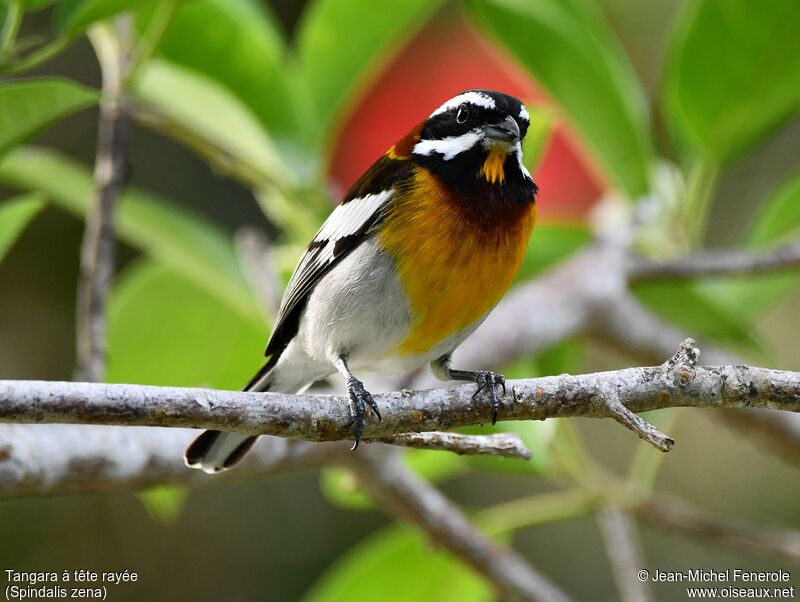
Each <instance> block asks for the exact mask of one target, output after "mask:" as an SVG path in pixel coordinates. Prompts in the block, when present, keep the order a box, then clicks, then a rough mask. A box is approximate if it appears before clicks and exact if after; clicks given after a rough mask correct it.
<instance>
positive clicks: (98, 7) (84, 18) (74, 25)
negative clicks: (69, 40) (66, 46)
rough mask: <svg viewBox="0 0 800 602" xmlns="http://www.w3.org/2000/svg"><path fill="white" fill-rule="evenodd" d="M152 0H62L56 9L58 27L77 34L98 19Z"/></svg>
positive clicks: (138, 6) (66, 33)
mask: <svg viewBox="0 0 800 602" xmlns="http://www.w3.org/2000/svg"><path fill="white" fill-rule="evenodd" d="M150 2H152V0H61V2H60V3H59V5H58V10H57V11H56V28H57V29H58V31H59V33H61V34H62V35H66V36H75V35H78V34H80V33H81V32H82V31H83V30H84V29H86V28H87V27H89V26H90V25H91V24H92V23H95V22H96V21H102V20H103V19H107V18H109V17H112V16H114V15H116V14H117V13H121V12H124V11H127V10H135V9H139V8H141V7H143V6H145V5H147V4H149V3H150Z"/></svg>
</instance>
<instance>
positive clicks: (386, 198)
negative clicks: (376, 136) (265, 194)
mask: <svg viewBox="0 0 800 602" xmlns="http://www.w3.org/2000/svg"><path fill="white" fill-rule="evenodd" d="M411 170H412V163H411V161H410V160H408V159H390V158H388V157H385V156H384V157H382V158H381V159H379V160H378V161H377V162H376V163H375V164H373V166H372V167H371V168H370V169H369V170H367V172H366V173H365V174H364V175H363V176H362V177H361V178H360V179H359V180H358V182H356V183H355V185H354V186H353V188H351V189H350V191H349V192H348V193H347V195H345V197H344V199H343V200H342V202H341V203H340V204H339V205H338V206H337V207H336V209H334V210H333V212H332V213H331V214H330V215H329V216H328V219H327V220H325V223H324V224H322V227H321V228H320V229H319V231H318V232H317V234H316V236H314V240H312V241H311V244H310V245H309V246H308V249H307V250H306V252H305V254H304V255H303V257H302V258H301V259H300V263H299V264H298V265H297V267H296V268H295V270H294V274H292V278H291V280H290V281H289V286H288V287H287V288H286V292H285V293H284V294H283V300H282V301H281V306H280V309H279V310H278V318H277V321H276V323H275V329H274V330H273V331H272V336H271V337H270V340H269V343H267V350H266V352H265V355H266V356H268V357H269V361H268V362H267V365H266V366H265V367H264V368H263V369H262V371H261V372H260V374H263V373H264V372H265V371H266V370H269V369H270V368H272V366H274V365H275V363H276V362H277V361H278V358H279V357H280V355H281V353H283V350H284V349H286V346H287V345H288V344H289V341H291V340H292V339H293V338H294V336H295V335H296V334H297V330H298V328H299V325H300V315H301V314H302V313H303V309H305V306H306V304H307V303H308V298H309V296H310V295H311V292H312V291H313V290H314V287H315V286H316V285H317V283H318V282H319V281H320V280H321V279H322V277H323V276H325V274H327V273H328V272H329V271H330V270H331V269H332V268H333V267H334V266H335V265H336V264H338V263H339V262H340V261H341V260H342V259H344V258H345V257H347V255H348V254H350V252H351V251H352V250H353V249H355V248H356V247H357V246H358V245H359V244H361V243H362V242H363V241H364V240H366V239H367V238H369V237H370V236H371V235H372V233H373V232H374V229H375V227H376V226H377V224H379V223H380V221H381V219H382V218H383V216H384V215H385V213H386V208H387V207H388V205H389V203H390V202H391V199H392V197H393V195H394V194H395V192H396V190H397V187H398V186H399V185H401V184H402V183H403V182H404V181H406V180H407V178H408V177H409V176H410V174H411Z"/></svg>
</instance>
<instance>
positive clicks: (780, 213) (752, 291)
mask: <svg viewBox="0 0 800 602" xmlns="http://www.w3.org/2000/svg"><path fill="white" fill-rule="evenodd" d="M798 238H800V176H794V177H793V178H790V179H789V180H787V181H786V182H785V183H784V184H783V185H781V186H780V187H779V188H778V190H777V191H776V192H774V193H773V194H772V195H770V196H769V197H768V198H767V200H766V201H765V202H764V203H763V205H762V206H761V209H760V210H759V211H758V213H757V214H756V216H755V218H754V220H753V225H752V227H751V228H750V229H749V231H748V232H747V233H746V234H745V236H744V240H743V243H744V246H745V247H746V248H748V249H760V250H764V249H766V248H768V247H769V246H774V245H779V244H782V243H785V242H788V241H789V240H791V239H798ZM703 286H704V287H705V288H706V289H707V290H708V291H709V294H712V295H714V296H715V298H716V299H719V300H720V302H722V303H724V304H725V305H727V306H728V307H730V308H731V311H734V312H739V313H741V314H743V315H746V316H748V317H749V318H750V319H755V318H757V317H758V316H760V315H761V314H763V313H764V312H765V311H767V310H768V309H769V308H770V307H772V306H773V305H774V304H775V303H777V302H778V301H779V300H780V299H783V298H784V297H785V296H786V295H788V294H789V293H791V292H792V291H794V290H797V288H798V286H800V275H798V274H797V273H796V272H783V273H775V274H759V275H756V276H752V277H748V278H740V279H737V280H730V279H725V280H721V279H720V280H717V281H711V282H707V283H704V284H703Z"/></svg>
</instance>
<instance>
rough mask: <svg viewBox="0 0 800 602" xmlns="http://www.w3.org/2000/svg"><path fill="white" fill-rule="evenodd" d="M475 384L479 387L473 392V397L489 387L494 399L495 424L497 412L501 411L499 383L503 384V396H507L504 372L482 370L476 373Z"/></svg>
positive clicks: (493, 421) (491, 396) (493, 417)
mask: <svg viewBox="0 0 800 602" xmlns="http://www.w3.org/2000/svg"><path fill="white" fill-rule="evenodd" d="M475 384H477V385H478V389H477V390H476V391H475V393H473V394H472V398H473V399H475V397H477V395H478V393H480V392H481V391H483V390H484V389H485V388H486V387H487V386H488V387H489V395H490V398H491V401H492V424H495V423H496V422H497V414H498V412H499V411H500V400H499V399H498V398H497V391H496V390H495V387H496V386H498V385H499V386H501V387H502V388H503V396H505V394H506V378H505V376H503V375H502V374H495V373H494V372H490V371H489V370H481V371H479V372H476V373H475Z"/></svg>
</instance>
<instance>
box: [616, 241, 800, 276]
mask: <svg viewBox="0 0 800 602" xmlns="http://www.w3.org/2000/svg"><path fill="white" fill-rule="evenodd" d="M798 267H800V242H792V243H789V244H786V245H783V246H780V247H776V248H774V249H769V250H767V251H755V252H754V251H740V250H735V249H727V250H724V251H721V250H714V251H706V252H704V253H698V254H697V255H690V256H688V257H683V258H680V259H676V260H673V261H665V262H656V261H649V260H647V259H642V258H636V259H634V260H632V263H631V265H630V266H629V268H628V277H629V278H630V279H631V280H669V279H674V278H698V277H702V276H751V275H753V274H761V273H764V272H774V271H778V270H787V269H794V268H798Z"/></svg>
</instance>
